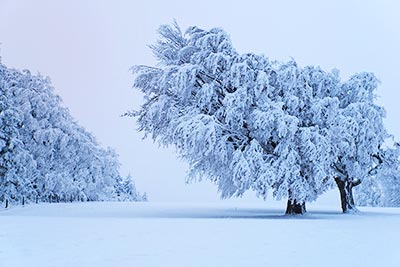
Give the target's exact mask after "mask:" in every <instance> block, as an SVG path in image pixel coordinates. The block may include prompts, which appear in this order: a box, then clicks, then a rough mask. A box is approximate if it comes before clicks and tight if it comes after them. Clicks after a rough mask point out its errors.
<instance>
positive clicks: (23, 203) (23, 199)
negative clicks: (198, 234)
mask: <svg viewBox="0 0 400 267" xmlns="http://www.w3.org/2000/svg"><path fill="white" fill-rule="evenodd" d="M22 206H25V197H22Z"/></svg>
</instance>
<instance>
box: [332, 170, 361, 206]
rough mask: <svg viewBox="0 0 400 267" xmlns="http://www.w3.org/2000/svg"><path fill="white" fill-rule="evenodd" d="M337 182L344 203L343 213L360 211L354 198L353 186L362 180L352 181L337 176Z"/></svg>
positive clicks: (341, 200)
mask: <svg viewBox="0 0 400 267" xmlns="http://www.w3.org/2000/svg"><path fill="white" fill-rule="evenodd" d="M335 182H336V184H337V186H338V188H339V192H340V202H341V204H342V211H343V213H354V212H358V210H357V208H356V205H355V203H354V198H353V187H354V186H357V185H359V184H360V182H356V183H354V182H351V181H349V180H348V179H345V180H341V179H340V178H338V177H336V178H335Z"/></svg>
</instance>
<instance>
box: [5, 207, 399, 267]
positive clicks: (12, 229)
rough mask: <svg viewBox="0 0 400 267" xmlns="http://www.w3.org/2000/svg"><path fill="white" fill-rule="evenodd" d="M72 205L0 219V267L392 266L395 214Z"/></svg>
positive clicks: (22, 210) (9, 213) (8, 213)
mask: <svg viewBox="0 0 400 267" xmlns="http://www.w3.org/2000/svg"><path fill="white" fill-rule="evenodd" d="M308 210H309V214H308V215H305V216H296V217H291V216H289V217H288V216H282V214H283V212H284V206H283V203H282V202H281V203H279V202H273V203H271V202H269V203H268V202H267V203H261V204H256V205H254V204H241V203H240V202H238V201H236V202H229V201H228V202H222V203H209V204H193V203H192V204H178V203H169V204H161V203H152V202H148V203H108V202H103V203H74V204H40V205H29V206H26V207H17V208H12V209H9V210H4V209H3V210H0V266H1V267H17V266H18V267H36V266H38V267H39V266H40V267H47V266H48V267H64V266H65V267H67V266H68V267H70V266H74V267H80V266H82V267H91V266H93V267H100V266H117V267H122V266H141V267H143V266H185V267H190V266H201V267H209V266H229V267H231V266H274V267H275V266H290V267H292V266H307V267H309V266H318V267H320V266H321V267H322V266H325V267H326V266H335V267H339V266H340V267H345V266H363V267H367V266H371V267H372V266H374V267H375V266H383V267H386V266H396V267H397V266H400V251H399V247H398V242H399V240H400V230H399V226H400V209H384V208H362V209H361V210H362V212H361V213H360V214H358V215H342V214H340V210H339V208H338V207H336V206H335V207H327V206H324V205H322V204H318V203H317V204H314V205H309V207H308Z"/></svg>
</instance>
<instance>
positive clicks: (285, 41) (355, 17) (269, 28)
mask: <svg viewBox="0 0 400 267" xmlns="http://www.w3.org/2000/svg"><path fill="white" fill-rule="evenodd" d="M326 2H327V1H319V0H315V1H307V0H303V1H295V0H294V1H276V0H275V1H261V0H260V1H253V0H247V1H232V0H231V1H215V0H202V1H162V0H160V1H156V0H146V1H122V0H121V1H116V0H114V1H111V0H110V1H99V0H93V1H84V0H68V1H51V0H47V1H45V0H35V1H32V0H25V1H24V0H0V43H1V45H0V49H1V51H0V56H1V58H2V62H3V63H4V64H6V65H7V66H8V67H15V68H19V69H23V68H28V69H30V70H31V71H32V72H34V73H35V72H40V73H42V74H43V75H46V76H50V77H51V79H52V81H53V85H54V86H55V89H56V92H57V93H58V94H59V95H61V97H62V98H63V100H64V104H65V106H67V107H68V108H69V109H70V111H71V113H72V115H73V116H74V117H75V118H76V119H77V120H78V121H79V122H80V124H81V125H83V126H84V127H86V129H87V130H89V131H90V132H92V133H94V135H95V136H96V137H97V138H98V140H99V141H100V142H101V143H102V145H104V146H111V147H113V148H115V149H116V151H117V152H118V153H119V154H120V160H121V163H122V164H123V166H122V172H123V173H124V174H127V173H131V174H132V175H133V177H134V179H135V182H136V184H137V186H138V188H139V190H141V191H146V192H147V193H148V195H149V197H150V199H151V200H155V201H215V200H217V199H218V195H217V192H216V188H215V187H214V186H213V185H211V184H209V183H208V182H202V183H195V184H191V185H185V182H184V180H185V179H184V178H185V175H186V171H187V166H186V164H185V163H184V162H182V161H180V160H178V159H177V158H176V155H175V153H174V150H173V149H163V148H159V147H158V145H157V144H153V143H152V141H150V140H145V141H143V140H142V139H141V138H142V134H141V133H137V132H136V130H135V129H136V125H135V123H134V120H133V119H131V118H121V117H120V115H121V114H123V113H124V112H125V111H127V110H131V109H133V108H137V107H138V106H139V105H140V103H141V101H142V99H141V95H140V94H138V93H137V92H135V91H134V90H133V89H132V88H131V85H132V81H133V80H132V75H131V73H130V71H129V68H130V67H131V66H133V65H136V64H147V65H154V64H155V61H154V59H153V57H152V54H151V52H150V50H149V49H148V47H147V45H148V44H151V43H153V42H154V41H155V39H156V33H155V31H156V29H157V28H158V26H159V25H160V24H164V23H170V22H172V20H173V19H174V18H175V19H176V20H177V21H178V23H179V24H180V25H181V27H182V28H183V29H186V28H187V27H188V26H191V25H196V26H199V27H202V28H211V27H222V28H224V29H225V30H226V31H227V32H228V33H229V34H230V35H231V38H232V41H233V43H234V46H235V47H236V49H237V50H238V51H239V52H256V53H263V54H265V55H267V56H268V57H270V58H271V59H277V60H289V59H290V57H293V58H295V59H296V60H297V62H298V63H299V64H300V65H302V66H304V65H320V66H321V67H323V68H324V69H326V70H330V69H332V68H338V69H339V70H340V71H341V73H342V75H343V77H348V76H349V75H351V74H353V73H356V72H360V71H371V72H374V73H375V74H376V75H377V76H378V78H379V79H380V80H381V82H382V84H381V86H380V88H379V92H378V93H379V95H380V96H381V97H380V99H379V102H380V103H382V104H383V105H384V106H385V108H386V110H387V113H388V115H387V119H386V124H387V127H388V128H389V130H390V131H391V132H392V133H394V134H395V135H396V136H397V137H400V126H399V124H398V117H399V115H400V106H399V105H398V104H397V103H398V97H399V93H398V92H397V90H399V89H400V88H398V86H397V80H398V77H399V76H400V75H399V74H398V73H399V70H400V68H399V66H398V65H399V64H400V50H399V49H400V16H399V12H400V4H398V3H399V2H398V1H396V0H393V1H381V0H379V1H378V0H376V1H365V0H364V1H361V0H353V1H350V0H348V1H345V0H343V1H329V2H330V3H326ZM246 199H247V200H250V201H253V200H254V197H253V196H248V197H247V198H246Z"/></svg>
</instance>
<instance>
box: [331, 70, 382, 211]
mask: <svg viewBox="0 0 400 267" xmlns="http://www.w3.org/2000/svg"><path fill="white" fill-rule="evenodd" d="M377 85H378V81H377V79H376V78H375V76H374V75H373V74H371V73H360V74H356V75H354V76H352V77H351V78H350V79H349V81H347V82H346V83H343V84H342V86H341V87H340V88H339V89H340V91H339V92H338V93H337V95H338V99H339V101H340V111H339V112H338V114H337V116H336V119H335V121H334V123H333V124H332V127H331V128H332V130H331V131H332V132H333V133H334V134H333V135H332V137H333V139H332V145H333V148H334V150H335V151H336V152H335V154H336V160H335V162H334V163H333V164H332V167H333V170H334V178H335V181H336V183H337V186H338V188H339V191H340V196H341V204H342V210H343V212H345V213H346V212H353V211H357V209H356V207H355V202H354V198H353V187H355V186H357V185H359V184H361V182H362V181H363V180H364V179H368V177H369V176H371V175H372V174H373V172H374V171H375V170H376V168H378V167H379V165H380V164H381V163H382V162H383V161H382V157H381V150H380V147H381V146H382V144H383V142H384V140H385V139H386V138H387V137H389V136H388V134H387V132H386V130H385V127H384V125H383V118H384V116H385V112H384V110H383V108H382V107H380V106H378V105H376V104H374V99H375V90H376V88H377Z"/></svg>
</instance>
